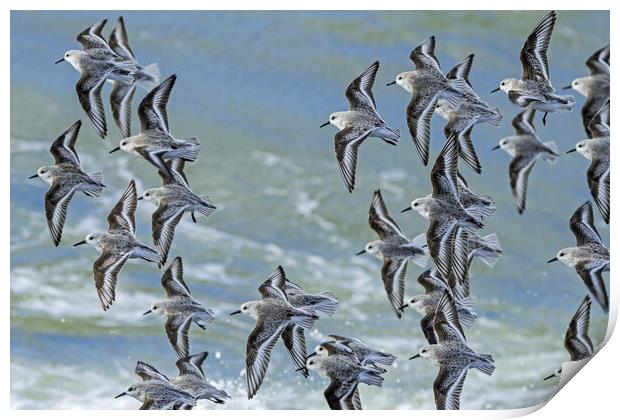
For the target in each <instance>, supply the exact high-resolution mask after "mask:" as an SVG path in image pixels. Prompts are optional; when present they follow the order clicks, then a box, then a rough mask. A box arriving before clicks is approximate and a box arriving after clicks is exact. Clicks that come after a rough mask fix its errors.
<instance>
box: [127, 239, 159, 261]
mask: <svg viewBox="0 0 620 420" xmlns="http://www.w3.org/2000/svg"><path fill="white" fill-rule="evenodd" d="M133 257H134V258H142V259H143V260H145V261H148V262H153V263H160V259H161V256H160V255H159V252H157V251H156V250H154V249H153V248H151V247H150V246H147V245H144V244H140V245H138V247H137V248H136V250H135V251H134V252H133Z"/></svg>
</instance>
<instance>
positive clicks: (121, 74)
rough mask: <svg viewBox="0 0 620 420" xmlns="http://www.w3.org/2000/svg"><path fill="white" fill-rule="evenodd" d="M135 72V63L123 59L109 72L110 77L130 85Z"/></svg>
mask: <svg viewBox="0 0 620 420" xmlns="http://www.w3.org/2000/svg"><path fill="white" fill-rule="evenodd" d="M135 74H136V63H134V62H133V61H131V60H125V61H120V62H118V63H116V69H115V70H114V71H113V72H112V73H111V77H110V78H112V79H114V80H119V81H121V82H123V83H127V84H128V85H130V84H132V83H133V82H134V80H135Z"/></svg>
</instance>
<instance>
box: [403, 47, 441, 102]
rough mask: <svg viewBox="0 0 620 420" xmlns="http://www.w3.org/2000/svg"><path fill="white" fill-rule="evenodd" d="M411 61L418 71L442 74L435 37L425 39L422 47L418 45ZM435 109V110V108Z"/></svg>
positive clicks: (412, 53) (411, 55) (410, 56)
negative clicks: (436, 52) (426, 70)
mask: <svg viewBox="0 0 620 420" xmlns="http://www.w3.org/2000/svg"><path fill="white" fill-rule="evenodd" d="M409 59H410V60H411V61H413V64H415V66H416V69H418V70H421V69H429V70H430V69H432V70H436V71H438V72H441V66H440V65H439V60H437V57H436V56H435V36H434V35H433V36H431V37H429V38H427V39H425V40H424V41H423V42H422V43H421V44H420V45H418V46H417V47H416V48H415V49H414V50H413V51H411V54H409ZM433 109H434V108H433Z"/></svg>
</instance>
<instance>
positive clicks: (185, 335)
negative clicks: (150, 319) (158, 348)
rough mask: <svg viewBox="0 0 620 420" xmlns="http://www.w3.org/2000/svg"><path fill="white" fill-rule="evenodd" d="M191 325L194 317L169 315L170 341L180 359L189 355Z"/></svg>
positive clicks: (167, 325)
mask: <svg viewBox="0 0 620 420" xmlns="http://www.w3.org/2000/svg"><path fill="white" fill-rule="evenodd" d="M191 325H192V317H191V316H187V315H184V314H178V315H168V319H167V320H166V327H165V328H166V335H167V336H168V341H170V344H172V348H174V351H175V352H176V353H177V354H178V355H179V357H187V356H188V355H189V327H190V326H191Z"/></svg>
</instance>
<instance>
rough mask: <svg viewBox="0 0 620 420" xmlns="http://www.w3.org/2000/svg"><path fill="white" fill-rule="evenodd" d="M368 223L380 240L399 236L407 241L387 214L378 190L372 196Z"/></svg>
mask: <svg viewBox="0 0 620 420" xmlns="http://www.w3.org/2000/svg"><path fill="white" fill-rule="evenodd" d="M368 223H369V224H370V227H371V228H372V229H373V230H374V231H375V232H377V235H379V238H380V239H381V240H385V239H386V238H390V237H392V236H400V237H402V238H405V239H407V238H406V237H405V236H404V235H403V233H402V231H401V230H400V227H399V226H398V224H397V223H396V222H395V221H394V219H392V217H391V216H390V214H389V213H388V210H387V207H386V206H385V202H384V201H383V197H382V195H381V191H380V190H376V191H375V192H374V194H373V196H372V201H371V203H370V209H369V210H368Z"/></svg>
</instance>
